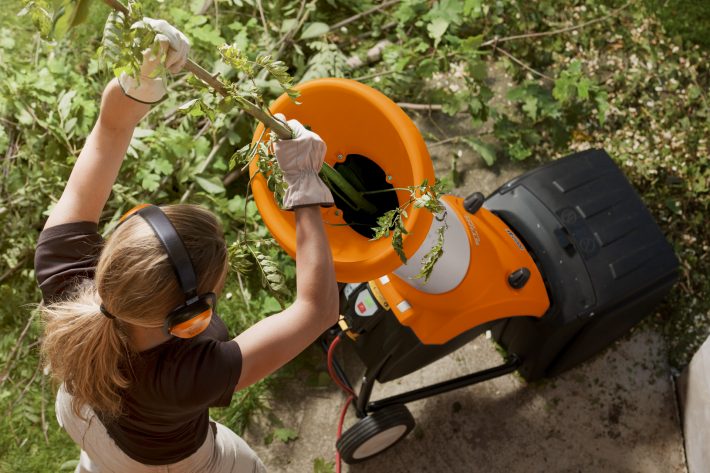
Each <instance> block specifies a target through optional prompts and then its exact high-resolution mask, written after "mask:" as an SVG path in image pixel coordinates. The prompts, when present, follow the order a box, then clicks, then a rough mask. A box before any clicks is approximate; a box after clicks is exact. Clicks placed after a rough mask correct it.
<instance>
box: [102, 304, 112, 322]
mask: <svg viewBox="0 0 710 473" xmlns="http://www.w3.org/2000/svg"><path fill="white" fill-rule="evenodd" d="M99 310H100V311H101V313H102V314H104V317H106V318H107V319H111V320H115V319H116V316H115V315H112V314H111V312H109V311H108V310H106V307H104V305H103V304H101V305H100V306H99Z"/></svg>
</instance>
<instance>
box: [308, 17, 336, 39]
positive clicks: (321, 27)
mask: <svg viewBox="0 0 710 473" xmlns="http://www.w3.org/2000/svg"><path fill="white" fill-rule="evenodd" d="M329 30H330V27H329V26H328V25H326V24H325V23H321V22H319V21H315V22H313V23H308V25H307V26H306V27H305V28H304V29H303V32H302V33H301V39H310V38H317V37H318V36H322V35H324V34H326V33H327V32H328V31H329Z"/></svg>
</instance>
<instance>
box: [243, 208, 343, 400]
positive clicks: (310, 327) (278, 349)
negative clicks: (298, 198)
mask: <svg viewBox="0 0 710 473" xmlns="http://www.w3.org/2000/svg"><path fill="white" fill-rule="evenodd" d="M295 212H296V301H295V302H294V303H293V305H291V306H290V307H288V308H287V309H286V310H284V311H282V312H280V313H278V314H275V315H272V316H270V317H267V318H265V319H263V320H261V321H259V322H258V323H256V324H254V325H252V326H251V327H249V328H248V329H247V330H246V331H244V332H242V333H241V334H240V335H239V336H238V337H236V338H235V340H236V341H237V343H238V344H239V347H240V348H241V351H242V357H243V361H242V373H241V376H240V377H239V382H238V383H237V387H236V389H242V388H245V387H247V386H249V385H251V384H253V383H255V382H257V381H259V380H260V379H262V378H264V377H265V376H268V375H269V374H271V373H273V372H274V371H276V370H277V369H278V368H280V367H281V366H283V365H285V364H286V363H287V362H289V361H290V360H291V359H293V358H294V357H295V356H296V355H298V354H299V353H300V352H302V351H303V350H304V349H305V348H306V347H308V345H310V344H311V343H313V341H314V340H316V339H317V338H318V336H319V335H320V334H321V333H323V332H324V331H325V330H326V329H328V327H330V326H331V325H333V324H335V323H336V322H337V320H338V285H337V283H336V282H335V270H334V268H333V258H332V256H331V252H330V246H329V245H328V239H327V237H326V234H325V230H324V228H323V220H322V218H321V213H320V208H319V207H317V206H312V207H303V208H297V209H296V211H295Z"/></svg>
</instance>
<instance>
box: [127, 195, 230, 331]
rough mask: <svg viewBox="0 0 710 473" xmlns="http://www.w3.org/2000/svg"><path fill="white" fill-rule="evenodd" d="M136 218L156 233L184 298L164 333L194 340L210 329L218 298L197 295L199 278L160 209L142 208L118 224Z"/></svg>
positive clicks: (173, 311) (133, 211) (152, 207)
mask: <svg viewBox="0 0 710 473" xmlns="http://www.w3.org/2000/svg"><path fill="white" fill-rule="evenodd" d="M134 215H140V216H141V217H142V218H143V219H144V220H145V221H146V222H147V223H148V225H150V227H151V228H152V229H153V232H155V235H156V236H157V237H158V240H160V243H161V244H162V245H163V248H165V252H166V253H167V254H168V261H170V265H171V266H172V267H173V270H174V271H175V276H176V277H177V280H178V283H179V285H180V289H182V292H183V294H185V303H184V304H182V305H180V306H179V307H177V308H175V309H173V310H172V311H171V312H170V313H169V314H168V315H167V316H166V317H165V324H164V329H165V333H166V334H169V335H172V336H175V337H178V338H192V337H194V336H196V335H198V334H200V333H202V332H204V331H205V329H206V328H207V327H209V325H210V320H211V319H212V313H213V312H214V307H215V305H216V303H217V296H216V295H215V294H214V293H212V292H208V293H206V294H201V295H198V294H197V276H196V275H195V269H194V268H193V266H192V261H191V260H190V256H189V255H188V253H187V250H186V249H185V245H184V243H183V241H182V239H181V238H180V235H178V232H177V230H175V227H174V226H173V224H172V222H170V220H169V219H168V217H167V216H166V215H165V213H163V211H162V210H160V208H159V207H157V206H155V205H151V204H140V205H137V206H135V207H133V208H132V209H131V210H129V211H128V212H126V213H125V214H124V215H123V216H122V217H121V219H120V220H119V221H118V224H119V225H120V224H122V223H123V222H125V221H126V220H128V219H129V218H131V217H133V216H134Z"/></svg>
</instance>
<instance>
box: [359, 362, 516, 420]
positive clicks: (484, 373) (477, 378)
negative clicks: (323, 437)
mask: <svg viewBox="0 0 710 473" xmlns="http://www.w3.org/2000/svg"><path fill="white" fill-rule="evenodd" d="M521 364H522V360H521V359H520V358H519V357H518V356H517V355H515V354H511V355H510V356H509V357H508V360H507V361H506V362H505V363H504V364H502V365H498V366H495V367H493V368H488V369H485V370H481V371H476V372H475V373H471V374H467V375H465V376H460V377H458V378H453V379H449V380H447V381H442V382H440V383H436V384H430V385H429V386H424V387H421V388H418V389H413V390H411V391H406V392H403V393H401V394H397V395H394V396H390V397H386V398H384V399H378V400H377V401H372V402H367V404H366V405H365V403H364V402H363V401H361V400H360V399H358V404H360V403H363V405H365V408H364V410H365V411H366V412H375V411H379V410H380V409H384V408H385V407H388V406H392V405H395V404H406V403H408V402H413V401H418V400H420V399H425V398H428V397H431V396H436V395H437V394H443V393H446V392H449V391H453V390H455V389H460V388H464V387H466V386H471V385H473V384H477V383H481V382H483V381H488V380H490V379H493V378H498V377H500V376H504V375H506V374H508V373H512V372H513V371H515V370H517V369H518V367H520V365H521ZM373 383H374V381H373ZM371 390H372V389H370V391H371ZM368 397H369V396H368Z"/></svg>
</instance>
